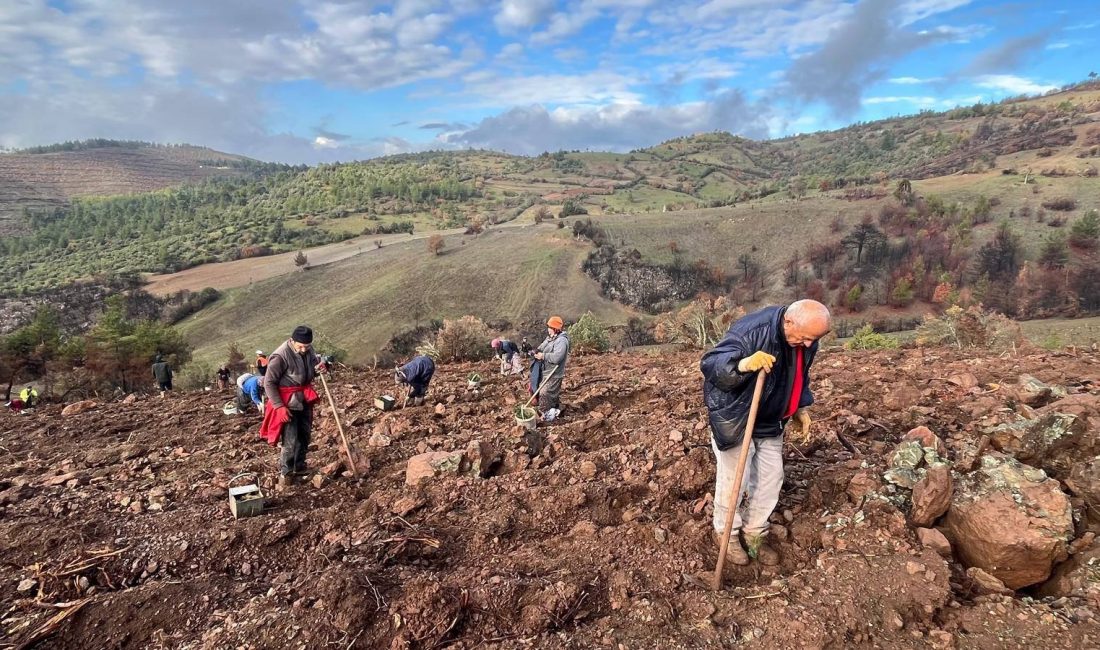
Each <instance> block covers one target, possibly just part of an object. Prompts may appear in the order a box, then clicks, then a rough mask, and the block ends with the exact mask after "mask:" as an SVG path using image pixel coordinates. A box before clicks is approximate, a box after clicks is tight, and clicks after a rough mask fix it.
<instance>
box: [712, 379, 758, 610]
mask: <svg viewBox="0 0 1100 650" xmlns="http://www.w3.org/2000/svg"><path fill="white" fill-rule="evenodd" d="M764 377H765V373H764V372H763V371H758V372H757V373H756V386H755V388H753V391H752V406H750V407H749V419H748V422H746V423H745V433H744V436H743V437H742V439H741V455H740V456H738V458H737V471H736V472H735V473H734V475H733V489H732V490H730V500H729V506H728V508H727V510H726V512H727V513H728V514H727V516H726V530H725V532H723V533H722V548H721V550H720V551H718V566H716V567H714V576H713V577H711V580H710V587H711V589H713V590H715V591H718V590H719V589H721V588H722V570H723V569H725V568H726V552H727V551H729V547H730V532H731V531H732V530H733V518H734V515H735V514H736V512H735V511H736V510H737V497H738V496H740V495H741V479H743V478H744V477H745V465H746V463H747V462H748V460H749V445H751V444H752V430H753V428H754V427H755V426H756V411H757V410H758V409H759V408H760V395H761V394H762V393H763V392H764Z"/></svg>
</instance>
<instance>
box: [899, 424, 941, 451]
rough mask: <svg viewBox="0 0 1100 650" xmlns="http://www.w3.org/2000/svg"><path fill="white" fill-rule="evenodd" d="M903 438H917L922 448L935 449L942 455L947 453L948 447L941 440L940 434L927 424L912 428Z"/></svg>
mask: <svg viewBox="0 0 1100 650" xmlns="http://www.w3.org/2000/svg"><path fill="white" fill-rule="evenodd" d="M902 440H903V441H905V440H916V441H918V442H919V443H920V446H921V447H922V448H925V449H935V450H936V453H937V454H939V455H941V456H942V455H944V454H946V453H947V447H945V446H944V444H943V440H940V437H939V436H937V435H936V434H935V433H933V432H932V430H931V429H929V428H928V427H925V426H919V427H916V428H914V429H911V430H910V431H909V433H907V434H905V436H903V437H902Z"/></svg>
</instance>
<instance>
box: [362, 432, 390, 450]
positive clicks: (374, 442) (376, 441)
mask: <svg viewBox="0 0 1100 650" xmlns="http://www.w3.org/2000/svg"><path fill="white" fill-rule="evenodd" d="M367 444H368V445H370V446H371V447H389V446H390V444H391V441H390V437H389V436H387V435H386V434H384V433H380V432H378V431H375V432H374V433H372V434H371V436H370V438H369V439H368V440H367Z"/></svg>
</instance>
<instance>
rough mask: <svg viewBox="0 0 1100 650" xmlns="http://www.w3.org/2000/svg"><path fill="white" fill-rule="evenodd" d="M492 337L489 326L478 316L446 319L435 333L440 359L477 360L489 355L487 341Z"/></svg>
mask: <svg viewBox="0 0 1100 650" xmlns="http://www.w3.org/2000/svg"><path fill="white" fill-rule="evenodd" d="M492 338H493V336H492V334H490V332H489V328H488V326H486V325H485V323H484V322H482V320H481V319H480V318H478V317H476V316H463V317H462V318H459V319H457V320H449V319H444V320H443V327H442V328H440V330H439V332H438V333H437V334H436V335H435V348H436V350H437V354H438V358H439V360H440V361H476V360H479V359H485V358H487V357H488V356H489V352H490V348H489V346H487V345H485V342H486V341H488V340H490V339H492ZM429 356H431V355H430V354H429Z"/></svg>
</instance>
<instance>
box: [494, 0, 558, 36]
mask: <svg viewBox="0 0 1100 650" xmlns="http://www.w3.org/2000/svg"><path fill="white" fill-rule="evenodd" d="M554 5H555V2H554V0H504V1H503V2H501V3H500V11H498V12H497V15H496V16H495V17H494V18H493V22H494V24H496V26H497V29H499V30H501V31H514V30H518V29H530V28H532V27H534V26H535V25H538V24H539V23H541V22H543V21H544V20H546V18H547V17H548V16H549V15H550V14H551V13H552V12H553V11H554Z"/></svg>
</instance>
